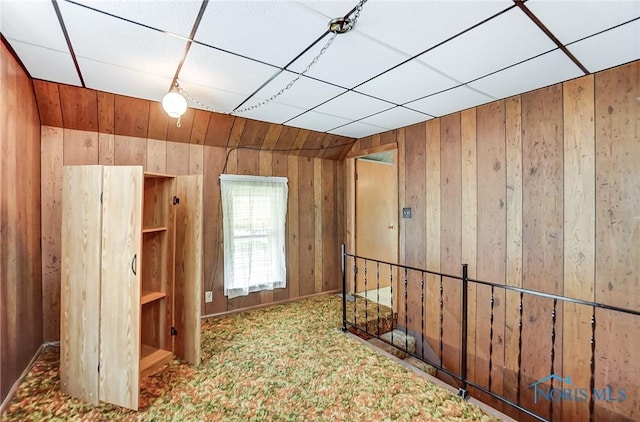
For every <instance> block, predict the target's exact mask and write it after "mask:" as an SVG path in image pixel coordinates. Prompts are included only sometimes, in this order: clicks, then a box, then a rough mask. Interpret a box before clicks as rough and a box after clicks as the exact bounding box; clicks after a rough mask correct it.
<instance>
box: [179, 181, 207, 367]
mask: <svg viewBox="0 0 640 422" xmlns="http://www.w3.org/2000/svg"><path fill="white" fill-rule="evenodd" d="M176 181H177V196H178V198H180V203H179V204H178V205H177V207H176V231H175V233H176V235H175V236H176V247H175V253H176V260H175V278H174V280H175V289H174V292H175V305H174V314H173V315H174V326H175V327H176V329H177V331H178V335H177V337H176V339H175V344H174V353H175V355H176V356H177V357H179V358H181V359H184V360H186V361H187V362H189V363H191V364H194V365H198V364H200V301H201V300H202V294H201V291H202V288H201V286H202V279H203V267H202V176H196V175H193V176H177V177H176Z"/></svg>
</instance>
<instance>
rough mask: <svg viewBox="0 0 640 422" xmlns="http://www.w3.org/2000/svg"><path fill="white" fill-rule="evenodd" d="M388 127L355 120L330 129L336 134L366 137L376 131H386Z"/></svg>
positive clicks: (357, 137)
mask: <svg viewBox="0 0 640 422" xmlns="http://www.w3.org/2000/svg"><path fill="white" fill-rule="evenodd" d="M386 131H387V129H385V128H382V127H378V126H373V125H369V124H366V123H361V122H353V123H349V124H348V125H345V126H341V127H338V128H335V129H332V130H330V131H329V133H333V134H335V135H342V136H348V137H349V138H356V139H359V138H364V137H365V136H369V135H375V134H376V133H381V132H386Z"/></svg>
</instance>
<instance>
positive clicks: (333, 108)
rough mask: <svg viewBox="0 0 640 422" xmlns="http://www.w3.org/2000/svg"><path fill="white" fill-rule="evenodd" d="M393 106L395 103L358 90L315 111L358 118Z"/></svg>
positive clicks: (328, 102) (353, 118)
mask: <svg viewBox="0 0 640 422" xmlns="http://www.w3.org/2000/svg"><path fill="white" fill-rule="evenodd" d="M391 107H393V104H391V103H388V102H386V101H381V100H378V99H375V98H371V97H368V96H366V95H362V94H358V93H357V92H347V93H345V94H343V95H341V96H339V97H337V98H334V99H333V100H331V101H327V102H326V103H324V104H322V105H321V106H320V107H317V108H316V109H315V111H318V112H320V113H327V114H333V115H336V116H340V117H344V118H347V119H352V120H357V119H361V118H363V117H367V116H370V115H372V114H374V113H379V112H381V111H383V110H387V109H389V108H391Z"/></svg>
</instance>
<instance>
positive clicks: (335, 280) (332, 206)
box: [315, 158, 342, 293]
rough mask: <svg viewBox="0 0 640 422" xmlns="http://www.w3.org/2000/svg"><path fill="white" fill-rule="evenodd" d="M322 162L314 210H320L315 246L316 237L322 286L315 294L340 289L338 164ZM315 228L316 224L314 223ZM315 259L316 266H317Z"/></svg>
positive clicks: (328, 161)
mask: <svg viewBox="0 0 640 422" xmlns="http://www.w3.org/2000/svg"><path fill="white" fill-rule="evenodd" d="M315 160H319V161H321V162H322V195H321V197H320V201H316V204H315V205H316V209H322V217H321V221H322V229H321V231H320V233H319V234H318V233H317V232H316V245H317V244H318V242H317V238H318V236H319V237H320V238H321V239H322V242H321V243H322V248H323V251H322V274H323V276H322V286H320V289H318V286H316V293H320V292H326V291H328V290H335V289H338V288H341V287H342V282H341V279H340V277H339V276H340V274H341V270H340V243H341V241H340V239H339V236H340V233H342V232H341V231H339V227H340V224H339V222H338V214H339V213H342V211H340V206H339V205H338V198H339V197H340V193H341V192H340V191H339V189H338V182H337V179H338V175H337V171H338V163H337V162H336V161H333V160H320V159H318V158H316V159H315ZM316 226H318V224H317V223H316ZM316 247H317V246H316ZM317 264H318V262H317V257H316V266H317Z"/></svg>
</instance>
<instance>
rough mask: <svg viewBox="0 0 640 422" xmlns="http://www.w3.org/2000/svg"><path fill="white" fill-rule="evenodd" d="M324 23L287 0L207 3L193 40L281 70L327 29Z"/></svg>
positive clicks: (306, 10) (315, 15) (323, 19)
mask: <svg viewBox="0 0 640 422" xmlns="http://www.w3.org/2000/svg"><path fill="white" fill-rule="evenodd" d="M327 24H328V21H327V19H325V18H324V17H323V16H321V15H319V14H318V13H315V12H313V11H311V10H309V9H308V8H305V7H303V6H302V5H300V4H299V3H294V2H290V1H276V2H274V1H214V2H209V5H208V6H207V9H206V11H205V13H204V15H203V18H202V22H201V23H200V26H199V28H198V32H197V33H196V36H195V39H196V40H197V41H200V42H203V43H205V44H209V45H212V46H215V47H218V48H221V49H224V50H227V51H233V52H235V53H238V54H241V55H244V56H247V57H251V58H254V59H257V60H261V61H264V62H266V63H269V64H273V65H276V66H280V67H284V66H285V65H287V64H288V63H289V62H290V61H291V60H293V59H294V58H295V57H296V56H297V55H298V54H300V53H301V52H302V51H303V50H304V49H305V48H307V46H309V45H310V44H311V43H312V42H313V41H315V40H316V39H317V38H318V37H319V36H320V35H322V34H323V33H324V32H325V31H326V30H327Z"/></svg>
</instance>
